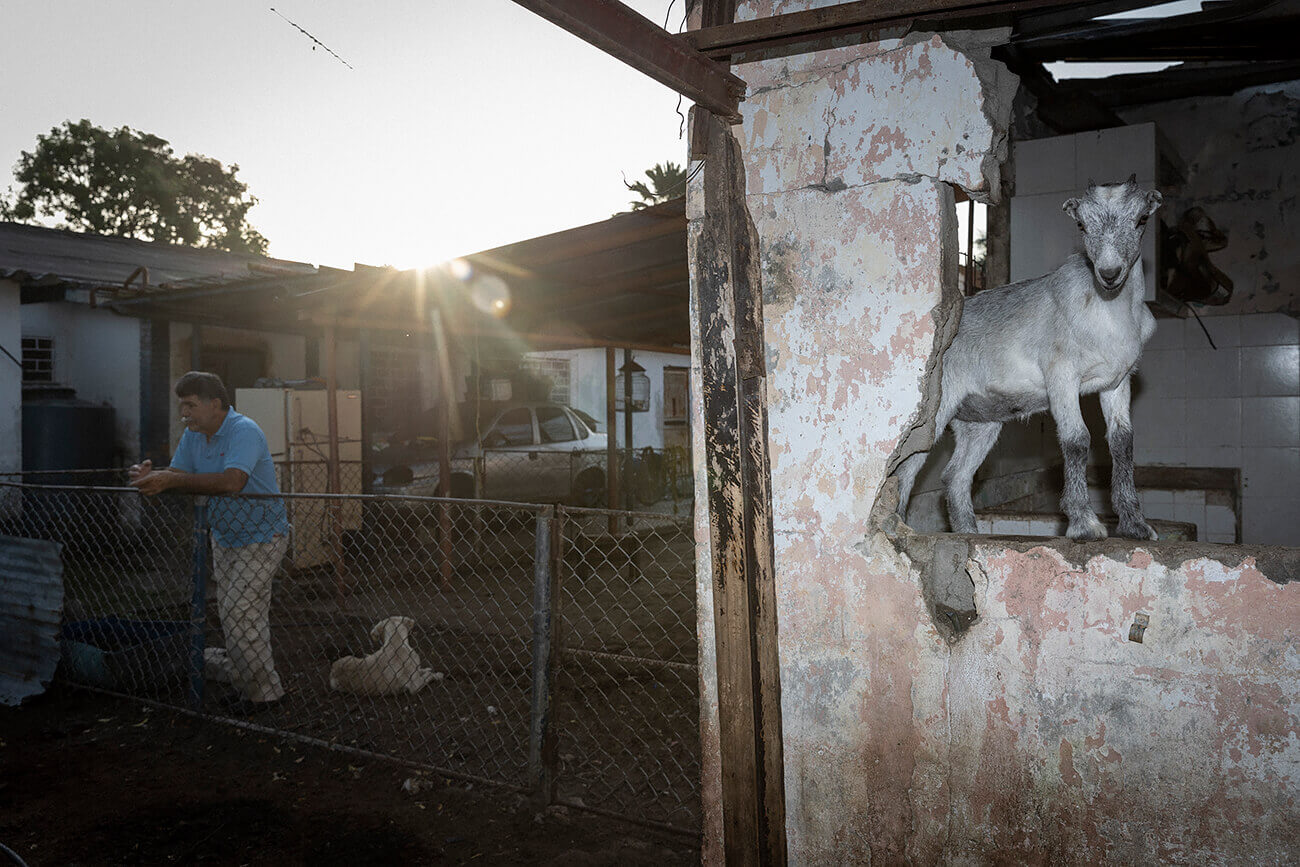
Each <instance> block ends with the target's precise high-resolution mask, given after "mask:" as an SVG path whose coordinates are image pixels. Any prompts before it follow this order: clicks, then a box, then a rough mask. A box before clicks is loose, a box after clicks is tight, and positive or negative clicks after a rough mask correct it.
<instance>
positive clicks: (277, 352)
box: [168, 322, 360, 449]
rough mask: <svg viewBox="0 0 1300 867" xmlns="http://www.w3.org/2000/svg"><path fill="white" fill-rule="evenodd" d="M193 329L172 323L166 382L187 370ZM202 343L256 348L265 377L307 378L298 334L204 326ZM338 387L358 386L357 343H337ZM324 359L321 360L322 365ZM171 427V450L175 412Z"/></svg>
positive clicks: (176, 435)
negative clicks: (263, 362)
mask: <svg viewBox="0 0 1300 867" xmlns="http://www.w3.org/2000/svg"><path fill="white" fill-rule="evenodd" d="M193 333H194V328H193V326H192V325H190V324H189V323H186V322H173V323H172V326H171V332H170V335H171V373H170V376H169V377H168V379H169V381H171V382H175V381H176V380H177V379H179V378H180V377H181V375H182V374H184V373H186V372H187V371H189V370H190V347H191V340H192V337H193ZM202 341H203V344H204V345H206V346H210V347H219V346H239V347H250V346H256V347H258V348H261V349H264V350H265V351H266V375H267V376H273V377H277V378H279V379H304V378H305V377H306V376H307V339H306V338H305V337H303V336H302V335H300V334H276V333H273V332H269V331H246V330H243V329H239V328H214V327H212V326H203V329H202ZM337 351H338V371H339V382H338V387H339V388H342V389H355V388H358V387H359V381H360V377H359V375H358V365H359V362H358V359H359V358H360V353H359V350H358V348H357V343H356V341H339V344H338V350H337ZM324 363H325V359H324V358H322V359H321V364H322V365H324ZM171 416H172V417H171V427H170V434H169V437H168V441H169V442H170V443H171V446H172V448H173V449H175V447H176V444H177V443H178V442H180V438H181V433H182V428H181V423H180V418H179V417H178V416H177V415H176V413H175V412H172V414H171Z"/></svg>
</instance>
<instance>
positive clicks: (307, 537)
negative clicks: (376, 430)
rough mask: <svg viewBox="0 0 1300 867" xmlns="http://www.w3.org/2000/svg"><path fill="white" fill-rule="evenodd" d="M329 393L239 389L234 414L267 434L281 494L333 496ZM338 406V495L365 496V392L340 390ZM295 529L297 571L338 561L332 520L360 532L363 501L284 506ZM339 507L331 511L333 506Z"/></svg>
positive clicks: (294, 502)
mask: <svg viewBox="0 0 1300 867" xmlns="http://www.w3.org/2000/svg"><path fill="white" fill-rule="evenodd" d="M326 395H327V392H326V391H325V390H324V389H296V388H237V389H235V409H236V410H238V411H239V412H241V413H243V414H244V415H246V416H248V417H249V418H251V419H252V420H253V421H255V422H257V424H258V426H259V427H260V428H261V429H262V432H263V433H265V434H266V440H267V443H268V444H269V445H270V448H271V459H272V460H273V461H275V465H276V471H277V478H278V479H279V481H280V490H281V491H283V492H284V493H286V494H323V493H327V492H328V491H329V455H330V443H329V404H328V402H327V400H326ZM335 397H336V399H337V401H336V402H337V406H338V441H339V447H338V448H339V462H340V466H339V481H340V488H339V492H340V493H342V494H359V493H361V392H359V391H336V392H335ZM285 504H286V506H287V507H288V510H289V521H290V523H291V524H292V525H293V534H292V536H291V538H290V545H289V559H290V561H291V564H292V566H293V568H295V569H308V568H311V567H313V566H320V565H323V564H327V563H331V562H333V540H334V534H333V533H332V532H331V527H332V526H333V521H336V520H337V521H338V532H339V533H340V534H341V533H343V532H345V531H347V530H357V529H360V527H361V503H360V501H358V500H343V501H341V502H339V501H330V500H324V499H299V500H295V499H293V498H292V497H290V498H287V499H286V501H285ZM332 505H334V506H337V508H331V506H332Z"/></svg>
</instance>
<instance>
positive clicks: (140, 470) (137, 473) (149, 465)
mask: <svg viewBox="0 0 1300 867" xmlns="http://www.w3.org/2000/svg"><path fill="white" fill-rule="evenodd" d="M151 472H153V461H149V460H146V461H141V462H140V463H138V464H131V469H129V470H127V471H126V477H127V479H128V480H130V482H131V483H132V484H134V483H135V480H136V479H138V478H140V477H141V476H147V475H149V474H150V473H151Z"/></svg>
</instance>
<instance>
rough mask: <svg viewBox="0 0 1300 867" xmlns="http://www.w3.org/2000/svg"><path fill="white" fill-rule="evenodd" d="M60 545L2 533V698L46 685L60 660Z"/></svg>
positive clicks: (13, 701)
mask: <svg viewBox="0 0 1300 867" xmlns="http://www.w3.org/2000/svg"><path fill="white" fill-rule="evenodd" d="M61 551H62V546H61V545H59V544H58V543H57V542H47V541H44V540H42V539H20V538H17V537H15V536H0V702H3V703H4V704H7V705H11V706H12V705H17V704H18V703H19V702H21V701H22V700H23V699H24V698H27V697H28V696H30V695H39V694H40V693H42V692H44V691H45V685H46V684H47V683H49V682H50V680H51V679H52V678H53V677H54V669H55V668H56V667H57V666H58V664H59V622H60V620H61V619H62V617H63V560H62V558H61V557H60V552H61Z"/></svg>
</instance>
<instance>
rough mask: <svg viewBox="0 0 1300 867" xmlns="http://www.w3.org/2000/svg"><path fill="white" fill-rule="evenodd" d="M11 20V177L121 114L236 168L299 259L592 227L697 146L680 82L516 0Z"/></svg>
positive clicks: (277, 1) (332, 261) (183, 4)
mask: <svg viewBox="0 0 1300 867" xmlns="http://www.w3.org/2000/svg"><path fill="white" fill-rule="evenodd" d="M629 5H631V6H632V7H634V8H636V9H637V10H638V11H640V12H641V13H642V14H645V15H646V16H647V17H650V18H651V19H652V20H655V21H656V23H658V24H661V25H662V24H663V21H664V16H665V13H666V12H667V10H668V7H669V2H668V0H631V2H630V3H629ZM272 7H274V8H275V9H276V10H277V11H278V12H279V13H280V15H283V16H284V18H288V19H290V20H292V21H293V22H294V23H296V24H298V25H299V26H301V27H302V28H303V29H305V30H307V31H309V32H310V33H311V34H312V35H313V36H314V37H316V38H317V39H319V40H320V42H322V43H324V45H326V46H328V47H329V48H330V49H331V50H333V51H334V52H336V53H337V54H338V55H339V57H341V58H342V59H343V60H345V61H346V62H347V63H348V64H350V65H351V67H352V68H351V69H349V68H348V67H347V66H345V65H344V64H343V63H341V62H340V61H339V60H337V59H335V58H334V57H332V56H331V55H330V54H329V53H327V52H326V51H325V50H324V49H322V48H319V47H317V48H316V49H315V50H313V43H312V41H311V40H310V39H308V38H307V37H306V36H304V35H303V34H302V33H300V32H299V31H298V30H296V29H295V28H294V27H293V26H291V25H290V24H289V23H287V22H286V21H285V20H284V18H281V17H280V15H277V14H276V12H272V11H271V9H272ZM682 8H683V2H682V0H678V2H677V3H676V5H675V6H674V9H673V15H674V21H673V22H672V23H671V29H673V30H677V29H678V28H679V26H680V22H681V14H682ZM0 32H4V33H5V34H6V35H7V38H6V40H5V43H6V45H5V49H4V51H2V52H0V188H3V187H4V186H8V185H9V183H11V179H12V175H11V170H12V168H13V165H14V163H15V162H16V161H17V159H18V156H19V153H20V151H22V150H31V149H32V148H33V147H34V146H35V142H36V136H37V135H38V134H41V133H45V132H48V131H49V130H50V129H51V128H52V127H54V126H56V125H58V124H60V123H62V122H63V121H65V120H69V119H72V120H77V119H80V118H83V117H84V118H87V119H89V120H90V121H91V122H92V123H95V124H97V125H99V126H102V127H106V128H115V127H118V126H122V125H126V126H130V127H132V128H134V129H139V130H144V131H146V132H151V133H154V134H156V135H159V136H161V137H163V138H165V139H167V140H168V141H169V142H171V144H172V147H173V148H174V149H175V150H176V152H177V153H178V154H184V153H201V154H206V155H207V156H211V157H214V158H216V159H218V160H221V161H222V162H223V163H225V164H226V165H230V164H231V163H238V165H239V177H240V178H241V179H242V180H243V181H244V182H245V183H247V184H248V186H249V190H250V191H251V192H252V193H253V195H255V196H257V198H258V199H259V204H258V205H257V207H255V208H254V209H253V210H252V211H251V212H250V215H249V217H250V222H251V223H252V224H253V225H254V226H255V227H256V228H257V229H258V230H259V231H261V232H262V233H263V234H264V235H265V236H266V237H267V238H268V239H270V242H271V246H270V253H271V255H273V256H278V257H282V258H287V259H297V260H301V261H308V262H312V263H316V264H327V265H334V266H341V267H346V268H350V267H352V263H353V262H363V263H366V264H372V265H384V264H392V265H398V266H401V267H413V266H419V265H427V264H433V263H436V262H439V261H442V260H445V259H448V258H451V257H453V256H456V255H461V254H465V253H472V252H475V251H477V250H481V249H485V248H489V247H493V246H497V245H500V244H506V243H510V242H512V241H518V240H522V239H525V238H530V237H534V236H536V235H541V234H546V233H548V232H553V231H558V230H560V229H565V228H569V227H572V226H577V225H582V224H585V223H590V222H596V221H598V220H603V219H605V218H607V217H609V216H610V215H611V214H612V213H614V212H616V211H619V210H624V209H625V208H626V207H627V202H628V201H630V200H631V199H632V198H634V197H633V196H632V195H631V194H630V193H628V191H627V190H626V189H624V187H623V183H622V177H621V173H626V175H627V176H628V179H629V180H636V179H637V178H638V177H640V176H641V174H642V173H643V172H644V170H645V169H646V168H648V167H650V166H651V165H653V164H655V163H656V162H663V161H666V160H673V161H676V162H677V163H679V164H681V163H682V162H683V161H684V157H685V153H686V144H685V142H684V141H683V140H681V139H679V138H678V128H679V123H680V121H679V118H678V116H677V112H676V110H675V108H676V105H677V95H676V94H675V93H673V92H672V91H670V90H669V89H667V88H665V87H663V86H661V85H659V84H657V83H655V82H653V81H651V80H650V79H649V78H647V77H646V76H644V75H642V74H640V73H637V72H635V71H634V70H632V69H631V68H630V67H628V66H626V65H624V64H622V63H620V62H618V61H616V60H614V59H613V58H610V57H608V56H607V55H605V54H603V53H601V52H600V51H598V50H596V49H595V48H592V47H590V46H588V45H587V44H586V43H584V42H581V41H580V40H578V39H577V38H575V37H573V36H570V35H569V34H568V33H566V32H564V31H562V30H560V29H559V28H558V27H556V26H555V25H553V24H550V23H549V22H547V21H544V20H542V19H541V18H539V17H537V16H536V15H534V14H533V13H531V12H528V11H526V10H524V9H523V8H522V7H520V6H518V5H517V4H515V3H513V2H510V0H473V2H467V0H388V2H382V3H358V2H356V0H346V2H345V0H260V2H249V0H221V2H193V0H112V2H89V0H0ZM684 108H685V106H684V107H683V110H684Z"/></svg>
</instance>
